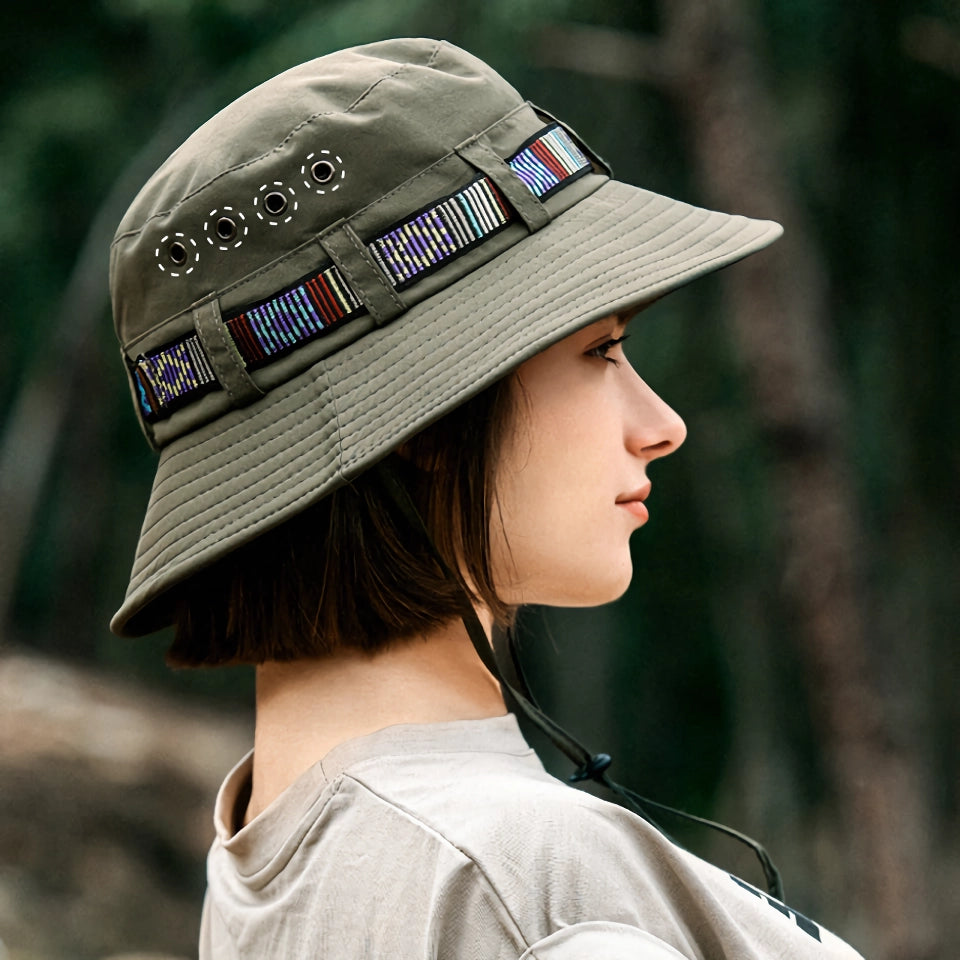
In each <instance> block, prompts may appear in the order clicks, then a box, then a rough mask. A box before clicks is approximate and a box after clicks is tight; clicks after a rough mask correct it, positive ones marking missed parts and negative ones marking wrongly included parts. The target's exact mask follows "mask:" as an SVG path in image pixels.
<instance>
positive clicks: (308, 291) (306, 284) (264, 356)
mask: <svg viewBox="0 0 960 960" xmlns="http://www.w3.org/2000/svg"><path fill="white" fill-rule="evenodd" d="M362 309H363V304H362V303H361V302H360V301H359V300H358V299H357V296H356V294H355V293H354V292H353V290H351V289H350V287H349V286H347V284H346V282H345V281H344V279H343V276H342V275H341V273H340V271H339V270H338V269H337V267H335V266H334V267H328V268H327V269H326V270H321V271H320V272H319V273H317V274H314V275H313V276H311V277H307V278H306V279H305V280H301V281H300V283H298V284H296V286H293V287H288V288H286V289H285V290H281V291H280V293H278V294H277V295H276V296H274V297H271V298H270V299H269V300H267V301H266V302H264V303H261V304H259V305H258V306H255V307H248V308H247V309H246V310H245V311H244V312H242V313H238V314H235V315H234V316H231V317H230V318H229V319H227V320H226V321H225V322H226V325H227V329H228V330H229V331H230V333H231V335H232V336H233V340H234V343H236V345H237V349H238V350H239V351H240V355H241V356H242V357H243V359H244V360H245V361H246V363H247V365H248V366H251V367H254V366H257V365H258V364H261V363H264V362H266V361H267V360H271V359H273V358H274V357H276V356H279V355H280V354H282V353H286V352H287V351H288V350H292V349H293V348H294V347H298V346H299V345H300V344H302V343H305V342H306V341H307V340H312V339H313V338H314V337H317V336H319V335H320V334H321V333H323V331H324V330H326V329H327V328H328V327H330V326H332V325H333V324H335V323H337V322H338V321H340V320H343V319H344V318H346V317H352V316H354V315H355V314H357V313H359V312H360V311H361V310H362Z"/></svg>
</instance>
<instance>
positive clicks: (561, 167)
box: [507, 127, 590, 197]
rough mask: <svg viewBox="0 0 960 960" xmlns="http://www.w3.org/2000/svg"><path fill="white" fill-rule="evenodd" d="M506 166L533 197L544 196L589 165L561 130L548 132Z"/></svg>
mask: <svg viewBox="0 0 960 960" xmlns="http://www.w3.org/2000/svg"><path fill="white" fill-rule="evenodd" d="M507 162H508V163H509V164H510V168H511V169H512V170H513V172H514V173H515V174H516V175H517V176H518V177H519V178H520V179H521V180H522V181H523V182H524V183H525V184H526V185H527V188H528V189H529V190H530V192H531V193H532V194H533V195H534V196H536V197H544V196H546V195H547V194H548V193H550V192H551V191H552V190H554V189H556V188H557V187H559V186H560V185H561V184H565V183H566V181H567V180H569V179H570V178H571V177H573V176H576V175H577V174H579V173H582V172H583V171H585V170H587V169H589V167H590V161H589V160H588V159H587V158H586V157H585V156H584V154H583V152H582V151H581V150H580V148H579V147H578V146H577V145H576V144H575V143H574V142H573V140H572V139H571V138H570V135H569V134H568V133H567V131H566V130H564V129H563V127H553V128H552V129H550V130H548V131H547V132H546V133H545V134H542V135H541V136H539V137H537V139H536V140H534V141H533V143H531V144H530V145H529V146H527V147H524V148H523V149H522V150H520V151H519V152H518V153H516V154H515V155H514V156H513V158H512V159H510V160H508V161H507Z"/></svg>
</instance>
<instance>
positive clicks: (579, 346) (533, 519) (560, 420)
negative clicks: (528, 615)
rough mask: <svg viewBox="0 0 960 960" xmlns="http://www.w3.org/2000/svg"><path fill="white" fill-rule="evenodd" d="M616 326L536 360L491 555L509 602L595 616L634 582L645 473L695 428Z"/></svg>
mask: <svg viewBox="0 0 960 960" xmlns="http://www.w3.org/2000/svg"><path fill="white" fill-rule="evenodd" d="M624 328H625V323H624V321H622V320H621V319H619V318H618V317H608V318H607V319H604V320H600V321H598V322H597V323H594V324H591V325H590V326H589V327H586V328H584V329H583V330H581V331H579V332H578V333H574V334H572V335H571V336H569V337H567V338H566V339H564V340H561V341H560V342H559V343H556V344H554V345H553V346H552V347H549V348H547V349H546V350H544V351H543V352H542V353H540V354H538V355H537V356H535V357H533V358H532V359H530V360H528V361H526V363H524V364H523V365H522V366H521V367H520V368H519V370H518V371H517V374H516V382H515V383H514V385H513V386H514V388H515V389H516V393H517V396H516V403H515V407H516V414H515V416H514V421H515V422H514V426H513V428H512V429H511V430H509V431H508V432H507V435H506V437H505V439H504V444H503V447H502V450H501V455H500V461H499V464H498V467H497V483H496V502H495V504H494V508H493V511H492V521H491V546H492V551H493V570H494V578H495V580H496V584H497V592H498V594H499V595H500V597H501V598H502V599H503V600H504V601H505V602H507V603H510V604H520V603H541V604H547V605H552V606H568V607H569V606H594V605H596V604H600V603H607V602H609V601H611V600H615V599H616V598H617V597H619V596H620V595H621V594H622V593H623V592H624V591H625V590H626V588H627V586H628V585H629V583H630V578H631V576H632V574H633V566H632V562H631V559H630V548H629V540H630V534H632V533H633V531H634V530H636V529H637V528H638V527H640V526H642V525H643V524H644V523H645V522H646V520H647V507H646V505H645V504H644V502H643V501H644V500H646V498H647V495H648V494H649V492H650V481H649V480H648V479H647V466H648V464H649V463H650V461H651V460H655V459H657V457H663V456H666V455H667V454H668V453H672V452H673V451H674V450H676V449H677V447H679V446H680V444H681V443H683V440H684V437H685V436H686V427H685V426H684V423H683V421H682V420H681V419H680V417H679V416H678V415H677V414H676V413H675V412H674V411H673V410H672V409H671V408H670V407H668V406H667V405H666V404H665V403H664V402H663V401H662V400H661V399H660V397H658V396H657V394H655V393H654V392H653V391H652V390H651V389H650V388H649V387H648V386H647V385H646V384H645V383H644V382H643V381H642V380H641V379H640V377H639V376H638V375H637V373H636V371H635V370H634V369H633V367H631V366H630V363H629V362H628V361H627V359H626V357H625V356H624V353H623V347H622V345H621V344H620V343H618V342H617V341H618V340H619V339H620V338H621V337H623V336H624Z"/></svg>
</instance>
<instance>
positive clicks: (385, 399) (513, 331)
mask: <svg viewBox="0 0 960 960" xmlns="http://www.w3.org/2000/svg"><path fill="white" fill-rule="evenodd" d="M781 232H782V231H781V228H780V226H779V225H778V224H776V223H773V222H771V221H765V220H751V219H747V218H745V217H738V216H729V215H727V214H723V213H717V212H711V211H707V210H703V209H700V208H697V207H692V206H689V205H687V204H684V203H680V202H678V201H675V200H671V199H669V198H667V197H662V196H660V195H658V194H654V193H650V192H648V191H645V190H641V189H639V188H636V187H632V186H628V185H626V184H623V183H619V182H616V181H610V182H608V183H606V184H604V185H603V186H602V187H601V188H600V189H599V190H597V191H596V192H595V193H593V194H591V195H590V196H589V197H587V198H586V199H584V200H582V201H581V202H580V203H578V204H577V205H576V206H574V207H573V208H571V209H570V210H568V211H567V212H566V213H564V214H562V215H561V216H560V217H558V218H557V219H556V220H554V221H553V222H552V223H550V224H548V225H547V226H546V227H544V228H543V229H542V230H540V231H538V232H537V233H534V234H532V235H531V236H529V237H528V238H526V239H525V240H523V241H522V242H521V243H519V244H517V245H516V246H514V247H511V248H510V249H509V250H507V251H506V252H505V253H503V254H501V255H500V256H499V257H497V258H495V259H494V260H492V261H490V262H489V263H487V264H485V265H484V266H482V267H480V268H478V269H477V270H475V271H474V272H472V273H470V274H469V275H467V276H466V277H464V278H463V279H462V280H460V281H459V282H458V283H455V284H453V285H452V286H450V287H447V288H446V289H444V290H442V291H441V292H439V293H437V294H435V295H434V296H433V297H431V298H430V299H428V300H426V301H424V302H423V303H420V304H418V305H416V306H414V307H413V308H411V309H410V310H408V311H407V312H406V313H404V314H402V315H401V316H400V317H398V318H397V319H396V320H394V321H393V322H392V323H389V324H387V325H386V326H384V327H382V328H380V329H377V330H374V331H373V332H371V333H369V334H368V335H366V336H365V337H362V338H361V339H359V340H358V341H357V342H355V343H353V344H351V345H350V346H348V347H346V348H344V349H343V350H340V351H339V352H337V353H334V354H332V355H331V356H329V357H327V358H325V359H323V360H321V361H320V362H318V363H317V364H315V365H314V366H313V367H311V368H310V369H309V370H307V371H305V372H304V373H302V374H300V375H299V376H297V377H295V378H294V379H292V380H289V381H288V382H286V383H284V384H282V385H280V386H279V387H276V388H274V389H273V390H271V391H270V393H268V394H267V395H266V396H265V397H264V398H263V399H262V400H259V401H257V402H256V403H254V404H253V405H251V406H249V407H245V408H242V409H238V410H233V411H231V412H230V413H228V414H226V415H225V416H223V417H221V418H220V419H218V420H216V421H214V422H212V423H209V424H207V425H205V426H203V427H201V428H199V429H197V430H195V431H193V432H192V433H190V434H188V435H186V436H184V437H181V438H180V439H178V440H175V441H173V442H172V443H171V444H169V446H167V447H166V448H164V449H163V450H162V451H161V453H160V462H159V466H158V469H157V476H156V479H155V482H154V486H153V491H152V494H151V497H150V502H149V505H148V508H147V513H146V518H145V520H144V525H143V529H142V531H141V536H140V541H139V544H138V548H137V554H136V559H135V561H134V567H133V572H132V575H131V581H130V587H129V589H128V592H127V597H126V600H125V601H124V603H123V606H122V607H121V608H120V610H119V611H118V612H117V614H116V616H115V617H114V618H113V621H112V622H111V629H113V630H114V631H115V632H117V633H119V634H121V635H125V636H140V635H143V634H146V633H150V632H152V631H154V630H156V629H159V628H161V627H163V626H166V625H168V624H169V622H170V609H169V602H168V591H170V589H171V588H172V587H174V586H175V585H176V584H178V583H180V582H182V581H183V580H185V579H186V578H188V577H189V576H191V575H192V574H194V573H196V572H197V571H198V570H200V569H201V568H203V567H205V566H207V565H209V564H211V563H213V562H214V561H215V560H217V559H218V558H219V557H222V556H223V555H224V554H226V553H228V552H230V551H231V550H233V549H236V548H237V547H238V546H240V545H241V544H242V543H245V542H247V541H249V540H251V539H253V538H254V537H256V536H258V535H259V534H261V533H263V532H265V531H266V530H268V529H270V528H271V527H273V526H275V525H276V524H278V523H281V522H282V521H284V520H286V519H287V518H289V517H291V516H292V515H294V514H296V513H297V512H298V511H300V510H302V509H304V508H305V507H306V506H308V505H309V504H311V503H314V502H316V501H317V500H319V499H321V498H322V497H323V496H325V495H327V494H328V493H330V492H331V491H332V490H333V489H334V488H335V487H337V486H339V485H341V484H342V483H344V482H345V481H347V480H349V479H351V478H353V477H355V476H357V475H358V474H360V473H361V472H363V471H364V470H366V469H367V468H369V467H370V466H371V465H372V464H374V463H375V462H376V461H377V460H379V459H381V458H382V457H383V456H385V455H386V454H387V453H389V452H390V451H391V450H393V449H395V448H396V447H397V446H398V445H399V444H400V443H402V442H403V441H404V440H405V439H407V438H409V437H410V436H412V435H413V434H415V433H416V432H418V431H419V430H421V429H423V428H424V427H425V426H426V425H427V424H429V423H430V422H432V421H434V420H436V419H437V418H438V417H440V416H442V415H443V414H444V413H446V412H447V411H449V410H451V409H453V408H454V407H456V406H457V405H459V404H460V403H463V402H464V401H465V400H466V399H468V398H469V397H471V396H473V395H474V394H476V393H477V392H479V391H480V390H481V389H483V388H484V387H485V386H487V385H488V384H490V383H492V382H493V381H495V380H497V379H499V378H500V377H502V376H504V375H505V374H507V373H509V372H510V371H511V370H513V369H514V368H515V367H517V366H518V365H519V364H520V363H522V362H523V361H524V360H526V359H527V358H529V357H531V356H533V355H535V354H536V353H538V352H540V351H541V350H543V349H544V348H545V347H547V346H549V345H550V344H551V343H554V342H556V341H557V340H560V339H562V338H563V337H564V336H566V335H568V334H570V333H572V332H574V331H575V330H577V329H579V328H581V327H583V326H586V325H587V324H589V323H592V322H594V321H595V320H598V319H600V318H602V317H604V316H607V315H609V314H610V313H613V312H616V311H621V310H625V309H629V308H631V307H635V306H637V305H639V304H642V303H644V302H645V301H648V300H651V299H654V298H656V297H659V296H662V295H663V294H664V293H667V292H669V291H670V290H673V289H675V288H677V287H680V286H682V285H684V284H686V283H688V282H689V281H691V280H693V279H694V278H696V277H698V276H701V275H703V274H706V273H710V272H711V271H714V270H717V269H719V268H721V267H724V266H726V265H728V264H730V263H733V262H735V261H736V260H739V259H741V258H742V257H745V256H747V255H748V254H750V253H753V252H755V251H757V250H760V249H762V248H763V247H765V246H767V245H768V244H770V243H772V242H773V241H774V240H775V239H776V238H777V237H778V236H779V235H780V234H781Z"/></svg>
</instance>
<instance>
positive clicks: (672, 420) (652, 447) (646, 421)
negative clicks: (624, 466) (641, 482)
mask: <svg viewBox="0 0 960 960" xmlns="http://www.w3.org/2000/svg"><path fill="white" fill-rule="evenodd" d="M627 402H628V405H629V408H628V410H627V411H626V414H625V416H626V424H625V426H626V438H625V441H626V445H627V449H628V450H629V451H630V452H631V453H632V454H634V455H635V456H642V457H646V458H647V459H648V460H655V459H657V457H665V456H667V454H669V453H673V452H674V450H676V449H677V448H678V447H679V446H680V444H682V443H683V441H684V440H685V439H686V437H687V425H686V424H685V423H684V422H683V419H682V418H681V416H680V414H678V413H677V412H676V410H674V409H673V407H671V406H669V405H668V404H667V403H665V402H664V400H663V399H662V398H661V397H660V395H659V394H657V393H656V392H654V391H653V390H651V389H650V387H648V386H647V384H646V383H644V381H643V380H641V379H640V377H639V376H637V378H636V385H635V390H634V391H631V396H630V398H629V399H628V401H627Z"/></svg>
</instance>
